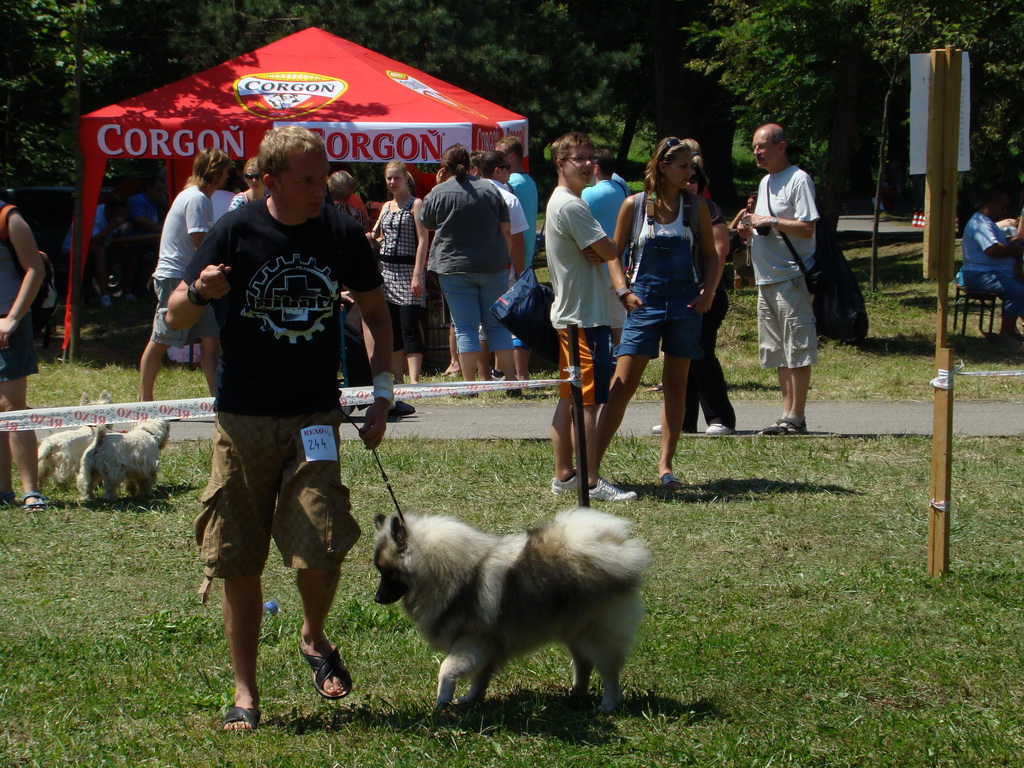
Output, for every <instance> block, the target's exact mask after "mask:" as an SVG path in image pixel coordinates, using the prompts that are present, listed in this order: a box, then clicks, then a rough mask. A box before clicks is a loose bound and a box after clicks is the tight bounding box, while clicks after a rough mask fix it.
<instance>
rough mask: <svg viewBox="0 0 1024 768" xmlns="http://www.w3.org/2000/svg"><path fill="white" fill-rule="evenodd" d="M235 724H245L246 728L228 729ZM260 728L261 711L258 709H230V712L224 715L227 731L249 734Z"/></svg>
mask: <svg viewBox="0 0 1024 768" xmlns="http://www.w3.org/2000/svg"><path fill="white" fill-rule="evenodd" d="M234 723H245V725H246V727H245V728H228V726H229V725H233V724H234ZM259 727H260V711H259V710H258V709H256V707H249V708H246V707H229V708H228V711H227V712H225V713H224V729H223V730H225V731H243V732H249V733H251V732H252V731H255V730H256V729H257V728H259Z"/></svg>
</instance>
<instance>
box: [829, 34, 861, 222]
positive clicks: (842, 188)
mask: <svg viewBox="0 0 1024 768" xmlns="http://www.w3.org/2000/svg"><path fill="white" fill-rule="evenodd" d="M863 53H864V46H863V43H862V42H861V41H860V40H859V39H853V40H851V41H850V43H849V44H848V45H845V46H843V47H842V48H841V49H840V50H839V51H838V52H837V57H836V99H835V112H834V114H833V116H832V129H831V132H830V134H829V141H828V153H827V155H826V159H825V168H824V172H823V174H822V178H821V179H820V180H819V186H820V188H821V192H820V194H819V195H818V201H819V204H820V206H821V210H820V211H819V213H820V214H821V218H822V220H823V221H826V222H827V223H828V225H829V226H830V227H832V229H833V230H835V228H836V225H837V224H838V223H839V214H840V212H841V210H842V205H843V196H844V194H845V193H846V180H847V178H848V177H849V175H850V162H851V159H852V157H853V146H854V140H855V138H856V135H857V125H858V120H857V118H858V112H857V101H858V96H859V94H860V78H861V72H860V69H861V62H862V60H863Z"/></svg>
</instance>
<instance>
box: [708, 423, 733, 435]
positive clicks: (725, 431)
mask: <svg viewBox="0 0 1024 768" xmlns="http://www.w3.org/2000/svg"><path fill="white" fill-rule="evenodd" d="M735 431H736V430H735V429H733V428H732V427H727V426H725V424H708V428H707V429H706V430H705V431H704V434H705V435H731V434H733V433H734V432H735Z"/></svg>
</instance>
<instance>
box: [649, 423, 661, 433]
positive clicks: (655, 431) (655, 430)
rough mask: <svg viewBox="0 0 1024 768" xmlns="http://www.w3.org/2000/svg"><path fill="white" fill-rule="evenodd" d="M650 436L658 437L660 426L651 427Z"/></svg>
mask: <svg viewBox="0 0 1024 768" xmlns="http://www.w3.org/2000/svg"><path fill="white" fill-rule="evenodd" d="M651 434H652V435H660V434H661V424H655V425H654V426H653V427H651Z"/></svg>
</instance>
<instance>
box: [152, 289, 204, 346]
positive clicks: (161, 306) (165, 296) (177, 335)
mask: <svg viewBox="0 0 1024 768" xmlns="http://www.w3.org/2000/svg"><path fill="white" fill-rule="evenodd" d="M180 282H181V280H180V279H179V278H177V277H156V278H153V291H154V292H155V293H156V314H155V315H154V316H153V333H152V334H151V335H150V337H149V338H150V341H154V342H156V343H157V344H167V345H169V346H172V347H187V346H188V345H189V344H192V343H193V342H196V341H198V340H199V339H206V338H209V339H219V338H220V325H218V324H217V317H216V316H215V315H214V314H213V306H212V305H207V306H206V308H205V309H203V313H202V314H201V315H200V316H199V319H198V320H197V321H196V322H195V325H193V326H192V327H190V328H183V329H182V330H180V331H176V330H174V329H173V328H171V327H170V326H169V325H167V319H166V315H167V302H168V301H170V299H171V294H172V293H174V289H175V288H177V287H178V284H179V283H180Z"/></svg>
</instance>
